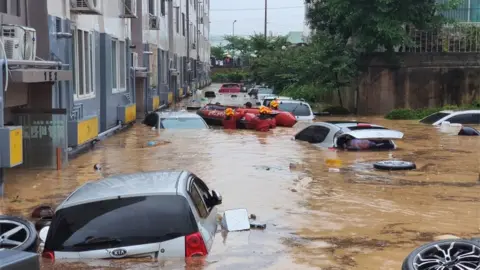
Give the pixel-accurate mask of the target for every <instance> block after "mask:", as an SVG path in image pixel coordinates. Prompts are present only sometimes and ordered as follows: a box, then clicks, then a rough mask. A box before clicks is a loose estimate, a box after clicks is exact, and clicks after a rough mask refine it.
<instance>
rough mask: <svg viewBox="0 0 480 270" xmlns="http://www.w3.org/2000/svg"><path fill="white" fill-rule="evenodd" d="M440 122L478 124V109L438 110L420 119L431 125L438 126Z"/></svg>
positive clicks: (479, 119) (479, 113)
mask: <svg viewBox="0 0 480 270" xmlns="http://www.w3.org/2000/svg"><path fill="white" fill-rule="evenodd" d="M442 122H450V123H452V124H463V125H480V110H467V111H439V112H436V113H433V114H431V115H429V116H427V117H425V118H423V119H422V120H420V123H423V124H429V125H433V126H439V125H441V124H442Z"/></svg>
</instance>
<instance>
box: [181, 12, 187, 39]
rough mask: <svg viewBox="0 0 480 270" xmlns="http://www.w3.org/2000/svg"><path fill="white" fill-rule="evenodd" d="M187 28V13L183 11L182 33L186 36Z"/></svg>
mask: <svg viewBox="0 0 480 270" xmlns="http://www.w3.org/2000/svg"><path fill="white" fill-rule="evenodd" d="M186 28H187V22H186V21H185V13H182V35H183V36H185V33H186V31H187V30H186Z"/></svg>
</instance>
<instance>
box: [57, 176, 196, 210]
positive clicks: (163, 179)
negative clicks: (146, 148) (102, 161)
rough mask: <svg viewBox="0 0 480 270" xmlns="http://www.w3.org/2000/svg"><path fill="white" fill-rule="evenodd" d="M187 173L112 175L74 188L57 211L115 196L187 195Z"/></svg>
mask: <svg viewBox="0 0 480 270" xmlns="http://www.w3.org/2000/svg"><path fill="white" fill-rule="evenodd" d="M188 175H190V173H189V172H188V171H179V170H176V171H175V170H171V171H168V170H167V171H154V172H140V173H132V174H121V175H114V176H110V177H107V178H104V179H101V180H99V181H92V182H88V183H86V184H84V185H82V186H81V187H79V188H77V189H76V190H75V191H74V192H73V193H72V194H70V196H68V197H67V198H66V199H65V200H64V201H63V202H62V203H61V204H60V205H59V206H58V207H57V209H56V211H58V210H60V209H63V208H68V207H71V206H75V205H80V204H85V203H90V202H96V201H103V200H109V199H115V198H118V197H135V196H156V195H180V194H182V195H183V194H184V192H186V186H187V179H188Z"/></svg>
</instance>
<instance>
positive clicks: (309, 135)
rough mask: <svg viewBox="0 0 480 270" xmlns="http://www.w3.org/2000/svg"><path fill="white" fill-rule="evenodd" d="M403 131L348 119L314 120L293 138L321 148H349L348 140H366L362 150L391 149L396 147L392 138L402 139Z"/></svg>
mask: <svg viewBox="0 0 480 270" xmlns="http://www.w3.org/2000/svg"><path fill="white" fill-rule="evenodd" d="M402 138H403V133H402V132H400V131H396V130H391V129H387V128H385V127H382V126H379V125H373V124H369V123H362V122H355V121H352V122H349V121H327V122H314V123H312V124H311V125H309V126H307V127H306V128H304V129H302V130H300V131H299V132H298V133H297V134H296V135H295V140H299V141H305V142H309V143H311V144H314V145H318V146H320V147H323V148H340V149H347V150H360V149H354V147H352V148H350V146H349V142H350V141H353V140H357V141H358V140H360V141H363V142H368V143H369V146H368V147H366V148H365V149H363V150H391V149H396V148H397V146H396V145H395V143H394V141H393V140H397V139H402Z"/></svg>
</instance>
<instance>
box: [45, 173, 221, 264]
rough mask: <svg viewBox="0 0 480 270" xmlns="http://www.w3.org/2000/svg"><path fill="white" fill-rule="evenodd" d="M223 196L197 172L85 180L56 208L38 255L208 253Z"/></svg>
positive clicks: (89, 256) (77, 257) (108, 256)
mask: <svg viewBox="0 0 480 270" xmlns="http://www.w3.org/2000/svg"><path fill="white" fill-rule="evenodd" d="M221 203H222V198H221V196H220V194H218V193H217V192H215V191H213V190H210V189H209V188H208V187H207V185H206V184H205V183H204V182H203V181H202V180H201V179H200V178H198V177H197V176H196V175H195V174H193V173H191V172H188V171H182V170H178V171H177V170H176V171H157V172H141V173H134V174H126V175H117V176H111V177H108V178H105V179H103V180H100V181H93V182H88V183H86V184H84V185H83V186H81V187H80V188H78V189H77V190H75V191H74V192H73V193H72V194H70V196H68V197H67V198H66V199H65V201H63V202H62V203H61V204H60V205H59V206H58V208H57V209H56V211H55V215H54V216H53V219H52V221H51V225H50V227H49V228H48V235H47V237H46V242H45V247H44V250H43V252H42V256H43V257H45V258H50V259H52V260H55V259H70V260H72V259H73V260H80V259H118V258H136V257H151V258H155V259H162V258H171V257H196V256H206V255H208V253H209V252H210V249H211V247H212V245H213V240H214V238H215V234H216V232H217V205H220V204H221Z"/></svg>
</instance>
